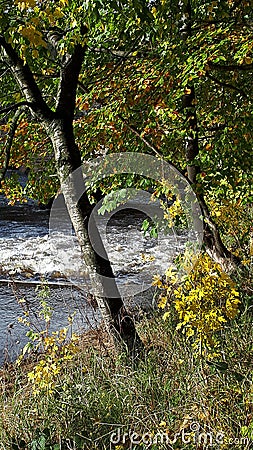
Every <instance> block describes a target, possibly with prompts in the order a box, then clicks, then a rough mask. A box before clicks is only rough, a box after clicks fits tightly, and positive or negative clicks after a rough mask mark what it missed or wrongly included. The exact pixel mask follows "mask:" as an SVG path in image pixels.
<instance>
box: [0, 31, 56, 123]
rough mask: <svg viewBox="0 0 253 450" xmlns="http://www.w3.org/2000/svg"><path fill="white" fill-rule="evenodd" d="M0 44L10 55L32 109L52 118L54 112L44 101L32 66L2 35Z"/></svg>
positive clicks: (18, 79) (8, 55) (43, 117)
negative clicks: (25, 61)
mask: <svg viewBox="0 0 253 450" xmlns="http://www.w3.org/2000/svg"><path fill="white" fill-rule="evenodd" d="M0 46H1V47H2V48H3V50H4V51H5V53H6V55H7V57H8V60H9V63H10V64H9V66H10V69H11V71H12V73H13V75H14V77H15V79H16V81H17V83H18V85H19V87H20V89H21V92H22V93H23V95H24V96H25V98H26V101H27V102H28V103H29V107H30V109H31V110H32V111H33V112H34V113H35V114H36V115H37V116H40V117H41V118H42V120H45V119H47V118H52V115H53V112H52V111H51V109H50V108H49V107H48V105H47V104H46V102H45V101H44V99H43V97H42V94H41V91H40V89H39V87H38V85H37V83H36V81H35V79H34V76H33V74H32V72H31V69H30V67H29V66H28V65H27V64H24V61H23V60H22V59H21V58H20V57H19V55H18V54H17V53H16V51H15V50H14V48H13V47H12V46H11V44H9V43H8V42H6V40H5V38H4V36H2V35H0Z"/></svg>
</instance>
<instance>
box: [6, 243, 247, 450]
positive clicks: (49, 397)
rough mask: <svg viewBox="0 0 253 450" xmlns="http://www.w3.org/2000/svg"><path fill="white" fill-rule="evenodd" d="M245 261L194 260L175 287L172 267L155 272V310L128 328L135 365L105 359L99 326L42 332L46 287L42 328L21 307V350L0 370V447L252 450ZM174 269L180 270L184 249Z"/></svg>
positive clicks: (109, 351) (120, 357) (112, 356)
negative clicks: (233, 264)
mask: <svg viewBox="0 0 253 450" xmlns="http://www.w3.org/2000/svg"><path fill="white" fill-rule="evenodd" d="M241 250H242V249H241ZM250 258H252V255H251V257H250V255H249V258H248V259H245V263H244V266H243V268H242V269H241V272H240V271H237V274H236V276H231V277H229V276H228V275H227V274H225V273H224V272H223V271H222V270H221V268H220V266H219V265H217V264H216V263H214V262H213V261H212V260H211V259H210V258H209V257H208V256H207V255H206V254H205V253H201V254H200V255H199V258H198V261H197V263H196V264H195V266H194V268H193V269H192V270H191V271H189V273H187V272H186V275H185V276H184V279H183V280H179V277H178V275H177V272H176V271H174V270H172V269H169V270H168V271H167V274H166V279H165V277H163V278H162V277H159V276H156V277H155V278H154V284H155V285H156V286H157V293H156V298H157V303H158V308H157V309H155V310H154V311H153V312H152V313H151V314H149V316H148V317H147V316H146V315H143V317H142V319H141V320H140V321H139V322H138V324H137V329H138V332H139V334H140V336H141V338H142V340H143V342H144V344H145V355H143V357H142V359H140V360H139V361H133V360H132V359H131V358H129V357H128V355H127V353H126V352H124V351H122V352H118V351H116V349H115V347H114V344H113V341H112V339H111V337H110V336H109V335H108V334H107V331H106V329H103V326H102V325H101V326H100V327H99V328H98V329H96V330H90V331H88V332H86V333H84V334H83V335H81V336H77V335H76V334H74V333H73V334H71V325H72V321H73V320H74V319H73V317H69V327H66V328H64V329H62V330H59V331H57V332H52V333H50V320H51V317H52V314H53V311H52V310H51V309H50V307H49V306H48V304H47V296H48V288H47V286H46V285H45V286H44V287H42V288H41V290H40V292H39V296H40V298H41V311H40V316H41V317H42V318H43V320H44V324H45V326H44V327H42V329H41V331H38V330H35V329H34V327H33V323H32V321H31V320H30V317H29V311H28V310H27V309H26V307H25V304H24V299H20V304H21V306H22V307H23V316H22V317H20V321H21V322H23V324H24V326H26V327H28V332H27V336H28V338H29V339H28V341H29V342H28V344H27V345H26V346H25V348H24V350H23V352H22V355H21V356H20V357H19V359H18V360H17V361H16V363H13V364H9V365H8V366H6V367H4V368H2V369H1V397H0V401H1V413H0V439H1V445H2V446H3V448H5V449H6V450H7V449H10V450H12V449H13V450H18V449H31V450H35V449H38V450H39V449H40V450H44V449H45V450H49V449H52V450H57V449H64V450H65V449H66V450H67V449H73V450H74V449H76V450H79V449H80V450H81V449H83V450H86V449H87V450H88V449H89V450H91V449H94V450H95V449H101V450H102V449H109V448H115V449H117V450H123V449H152V450H156V449H163V448H164V449H166V448H173V449H174V448H175V449H189V450H190V449H195V448H196V449H197V448H210V447H208V445H209V444H210V442H211V441H210V439H213V441H212V442H211V443H212V445H213V447H214V448H219V449H230V448H238V449H250V448H252V441H253V420H252V398H253V393H252V377H253V368H252V356H253V354H252V353H253V345H252V344H253V339H252V337H253V336H252V289H251V285H250V283H251V281H252V278H251V277H252V273H251V271H250ZM177 264H180V265H182V264H184V265H185V266H186V267H187V264H189V253H188V254H187V253H186V255H184V257H182V258H181V260H179V261H178V262H177ZM232 278H233V279H232ZM194 424H195V428H194V427H193V425H194ZM196 424H197V432H196V431H194V430H196ZM198 432H199V433H200V434H199V435H198ZM133 433H134V434H133ZM133 436H134V438H133ZM157 436H160V438H159V439H160V441H159V439H158V438H157ZM161 436H162V437H161ZM198 436H199V437H198ZM201 436H202V438H201ZM217 436H218V437H219V439H218V440H215V437H217ZM165 438H167V439H168V440H169V441H167V444H166V441H165ZM156 439H157V440H156ZM161 439H163V441H161ZM198 439H199V440H198ZM168 442H170V444H169V445H171V446H168ZM201 445H202V446H201Z"/></svg>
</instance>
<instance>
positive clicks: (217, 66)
mask: <svg viewBox="0 0 253 450" xmlns="http://www.w3.org/2000/svg"><path fill="white" fill-rule="evenodd" d="M208 66H209V67H210V68H211V69H215V70H221V71H223V72H232V71H234V70H243V71H248V70H252V69H253V64H239V65H237V64H228V65H223V64H218V63H213V62H211V61H208Z"/></svg>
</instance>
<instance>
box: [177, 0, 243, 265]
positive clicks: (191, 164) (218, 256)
mask: <svg viewBox="0 0 253 450" xmlns="http://www.w3.org/2000/svg"><path fill="white" fill-rule="evenodd" d="M179 7H180V10H181V24H180V29H179V32H180V36H181V39H182V43H183V45H184V47H185V54H187V52H188V49H187V43H186V40H187V38H189V37H190V36H191V35H192V28H191V0H188V1H187V3H186V4H185V3H184V1H183V0H182V1H181V0H180V2H179ZM195 104H196V95H195V89H194V86H193V85H189V86H187V87H186V89H185V93H184V95H183V96H182V107H183V110H184V112H185V121H186V127H187V130H188V134H187V136H186V138H185V158H186V161H187V175H188V178H189V181H190V182H191V183H192V184H193V185H194V184H195V183H196V176H197V174H198V173H199V172H200V167H199V165H197V164H196V162H195V161H194V160H195V159H196V157H197V156H198V154H199V140H198V119H197V113H196V106H195ZM198 200H199V203H200V206H201V209H202V213H203V218H204V245H205V248H206V251H207V253H209V255H210V256H211V257H212V258H213V259H214V260H215V261H217V262H218V263H219V264H220V265H221V267H222V268H223V270H224V271H226V272H231V271H233V270H234V269H235V268H236V267H237V265H238V264H239V263H240V261H239V260H238V258H237V257H235V256H234V255H233V254H232V253H231V252H230V251H229V250H228V249H227V248H226V246H225V245H224V244H223V242H222V239H221V236H220V232H219V229H218V227H217V225H216V224H215V222H214V221H213V220H212V218H211V215H210V212H209V210H208V207H207V205H206V203H205V200H204V197H203V196H202V195H198Z"/></svg>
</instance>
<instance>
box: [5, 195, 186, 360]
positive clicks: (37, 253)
mask: <svg viewBox="0 0 253 450" xmlns="http://www.w3.org/2000/svg"><path fill="white" fill-rule="evenodd" d="M144 217H145V215H144V214H143V213H142V212H138V210H137V209H135V210H133V209H127V210H124V211H118V213H117V214H115V215H114V216H112V217H111V219H110V220H109V221H108V223H107V224H106V242H105V247H106V250H107V252H108V254H109V258H110V260H111V261H112V264H113V269H114V272H115V273H116V275H117V283H118V286H119V289H120V290H121V293H122V295H123V297H124V298H125V299H126V302H127V304H129V302H130V303H131V307H134V308H138V307H141V308H143V307H145V308H146V307H148V305H149V304H150V302H151V301H152V295H151V294H150V289H148V288H149V286H150V285H151V283H152V278H153V275H154V274H156V273H163V272H164V271H165V270H166V267H167V266H168V264H169V262H170V261H171V260H172V259H173V257H174V256H176V254H178V253H179V252H180V251H182V250H183V248H184V246H185V243H186V237H185V236H184V235H182V234H181V235H180V234H179V235H176V234H175V232H171V233H170V234H169V235H163V236H161V237H160V238H159V240H157V239H155V238H150V236H144V234H143V232H142V230H141V225H142V222H143V219H144ZM101 234H102V233H101ZM0 249H1V250H0V305H1V315H0V364H2V363H3V362H4V361H10V360H11V361H12V360H14V359H15V358H16V357H17V355H18V354H19V352H20V351H21V349H22V347H23V346H24V344H25V343H26V342H27V337H26V332H27V331H28V330H27V328H26V327H25V326H24V325H23V324H21V323H20V322H19V320H18V318H19V317H22V315H23V310H22V306H23V307H24V306H25V307H26V308H28V309H29V314H30V319H31V323H32V324H34V325H36V326H39V327H41V326H43V323H42V320H41V319H40V318H39V316H38V312H39V310H40V294H39V292H40V291H41V289H38V288H37V285H39V286H41V285H43V283H45V281H46V282H47V283H48V285H49V288H50V296H49V297H48V298H47V301H48V303H49V305H50V306H51V307H52V308H53V315H52V320H51V330H56V329H59V328H62V327H64V326H66V325H67V324H68V316H69V315H70V314H73V313H74V312H75V317H74V321H73V329H74V330H75V331H78V332H81V331H82V330H87V329H89V328H91V327H96V326H98V325H99V322H100V314H99V311H98V310H97V309H96V310H94V309H93V308H92V306H91V305H90V303H89V301H88V300H87V293H88V292H89V290H90V286H89V280H88V278H87V276H86V272H85V268H84V267H83V263H82V260H81V257H80V251H79V248H78V245H77V243H76V241H75V237H74V236H72V235H68V234H67V235H66V234H64V232H61V231H60V232H57V233H51V234H50V229H49V211H48V210H45V209H43V208H40V207H39V206H38V205H35V204H33V203H32V202H28V204H26V205H15V206H9V205H8V203H7V201H6V200H5V199H4V198H3V197H1V198H0ZM169 260H170V261H169ZM20 299H22V300H23V303H19V302H20Z"/></svg>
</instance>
